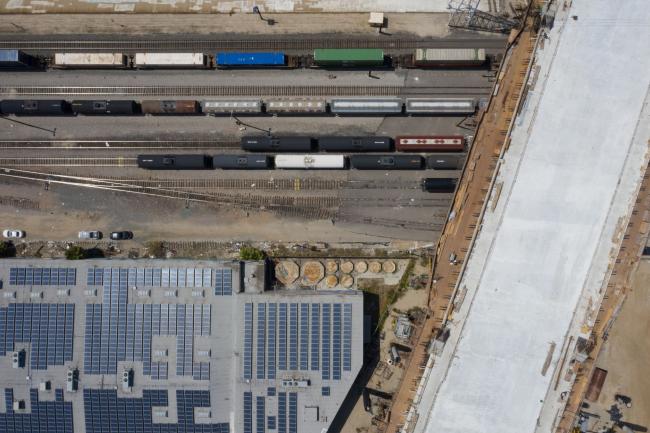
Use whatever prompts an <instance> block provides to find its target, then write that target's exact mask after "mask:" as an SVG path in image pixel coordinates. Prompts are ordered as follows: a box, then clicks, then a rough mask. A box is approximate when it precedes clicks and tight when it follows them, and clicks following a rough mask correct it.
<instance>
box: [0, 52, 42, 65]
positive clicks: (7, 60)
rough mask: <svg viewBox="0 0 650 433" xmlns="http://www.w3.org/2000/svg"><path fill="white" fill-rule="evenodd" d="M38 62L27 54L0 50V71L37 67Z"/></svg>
mask: <svg viewBox="0 0 650 433" xmlns="http://www.w3.org/2000/svg"><path fill="white" fill-rule="evenodd" d="M37 66H38V62H37V61H36V59H35V58H34V57H32V56H30V55H29V54H25V53H23V52H22V51H19V50H0V69H18V68H33V67H37Z"/></svg>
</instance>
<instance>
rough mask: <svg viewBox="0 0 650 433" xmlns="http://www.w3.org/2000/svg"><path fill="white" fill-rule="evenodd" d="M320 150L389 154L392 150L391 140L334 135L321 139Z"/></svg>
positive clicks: (319, 141)
mask: <svg viewBox="0 0 650 433" xmlns="http://www.w3.org/2000/svg"><path fill="white" fill-rule="evenodd" d="M318 148H319V149H320V150H322V151H324V152H387V151H390V149H391V138H390V137H339V136H334V135H332V136H325V137H320V138H319V139H318Z"/></svg>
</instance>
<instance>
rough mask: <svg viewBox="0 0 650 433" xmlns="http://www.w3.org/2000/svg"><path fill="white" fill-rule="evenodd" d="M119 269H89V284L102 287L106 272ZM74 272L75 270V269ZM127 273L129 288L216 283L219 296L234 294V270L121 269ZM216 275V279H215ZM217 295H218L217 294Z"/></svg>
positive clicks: (208, 286) (205, 286) (202, 285)
mask: <svg viewBox="0 0 650 433" xmlns="http://www.w3.org/2000/svg"><path fill="white" fill-rule="evenodd" d="M107 269H108V270H114V269H117V268H90V269H88V277H87V280H86V282H87V284H88V285H89V286H101V285H103V284H104V280H103V277H104V275H105V272H106V270H107ZM73 270H74V269H73ZM120 270H124V271H126V272H127V278H128V280H127V284H128V285H129V287H133V286H136V287H181V288H182V287H191V288H210V287H212V281H214V282H215V292H216V290H217V287H219V293H218V294H219V295H226V294H228V295H230V294H232V270H231V269H215V270H212V269H209V268H120ZM213 273H214V278H213ZM215 294H217V293H215Z"/></svg>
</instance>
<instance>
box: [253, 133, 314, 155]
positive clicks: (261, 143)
mask: <svg viewBox="0 0 650 433" xmlns="http://www.w3.org/2000/svg"><path fill="white" fill-rule="evenodd" d="M241 148H242V149H243V150H248V151H249V152H310V151H311V150H312V148H313V140H312V138H311V137H305V136H295V137H269V136H268V135H255V136H248V137H242V139H241Z"/></svg>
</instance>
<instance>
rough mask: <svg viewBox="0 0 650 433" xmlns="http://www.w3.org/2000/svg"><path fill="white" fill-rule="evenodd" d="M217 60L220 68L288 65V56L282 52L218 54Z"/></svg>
mask: <svg viewBox="0 0 650 433" xmlns="http://www.w3.org/2000/svg"><path fill="white" fill-rule="evenodd" d="M215 58H216V60H217V67H218V68H250V67H278V66H285V65H286V56H285V55H284V53H281V52H273V53H263V52H261V53H240V52H222V53H217V55H216V56H215Z"/></svg>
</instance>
